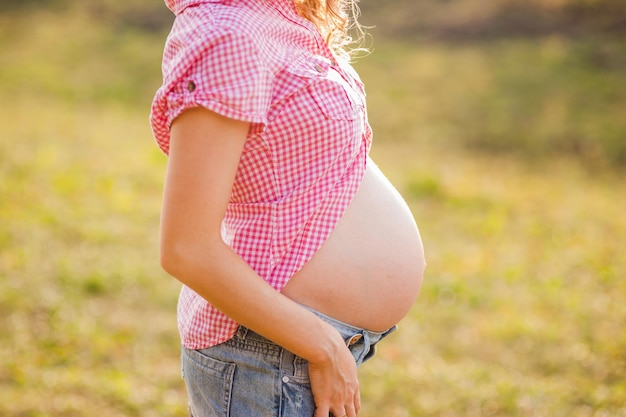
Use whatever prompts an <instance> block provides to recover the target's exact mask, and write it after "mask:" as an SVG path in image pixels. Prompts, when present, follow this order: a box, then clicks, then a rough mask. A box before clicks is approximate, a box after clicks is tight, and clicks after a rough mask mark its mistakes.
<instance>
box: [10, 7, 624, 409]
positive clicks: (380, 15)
mask: <svg viewBox="0 0 626 417" xmlns="http://www.w3.org/2000/svg"><path fill="white" fill-rule="evenodd" d="M361 10H362V18H361V20H362V23H363V24H365V25H367V26H370V28H369V29H368V33H369V36H368V38H367V39H366V40H365V45H366V46H367V47H369V49H370V54H368V55H366V56H362V57H360V58H359V59H358V60H357V61H356V62H355V66H356V68H357V70H358V71H359V72H360V74H361V77H362V78H363V80H364V81H365V84H366V86H367V90H368V105H369V112H370V121H371V124H372V126H373V128H374V132H375V139H374V141H375V142H374V148H373V150H372V154H373V157H374V159H375V160H376V161H377V162H378V164H379V165H380V166H381V168H382V169H383V171H385V172H386V173H387V175H388V176H389V177H390V179H391V180H392V182H393V183H394V184H396V186H397V187H398V189H399V190H400V191H401V193H402V194H403V195H404V196H405V198H406V199H407V201H408V203H409V205H410V206H411V209H412V211H413V214H414V215H415V218H416V220H417V222H418V224H419V226H420V229H421V232H422V237H423V239H424V242H425V246H426V251H427V258H428V263H429V266H428V270H427V275H426V280H425V282H424V286H423V289H422V293H421V295H420V298H419V299H418V301H417V303H416V304H415V306H414V308H413V310H412V311H411V313H410V314H409V315H408V316H407V317H406V318H405V319H404V320H403V321H402V323H400V331H398V332H396V333H394V335H392V336H391V337H390V338H389V339H388V341H386V342H385V343H384V344H383V345H381V347H380V349H379V353H378V356H377V358H376V360H374V361H372V362H368V363H367V364H366V365H365V366H364V367H363V368H362V369H361V371H360V372H361V382H362V394H363V395H362V396H363V407H364V408H363V411H362V412H361V414H360V415H361V416H364V417H373V416H379V415H381V414H383V413H384V415H385V416H390V417H406V416H420V417H421V416H433V417H434V416H437V417H460V416H502V417H505V416H506V417H516V416H529V417H530V416H532V417H541V416H549V417H559V416H563V417H565V416H567V417H624V416H626V303H625V302H624V299H625V296H626V280H625V279H624V278H626V255H625V253H626V252H625V251H624V247H625V246H626V216H625V214H626V213H625V212H624V207H626V181H625V179H626V175H625V174H626V3H625V2H624V1H623V0H493V1H487V0H387V1H385V2H382V1H378V2H375V1H372V0H363V1H362V3H361ZM172 20H173V17H172V15H171V13H170V12H169V11H168V10H167V8H166V7H165V6H164V4H163V3H162V2H161V1H159V0H126V1H124V2H120V1H114V0H90V1H88V2H85V1H82V2H81V1H78V0H47V1H43V0H22V1H20V2H15V1H7V0H1V1H0V415H1V416H3V417H4V416H6V417H18V416H20V417H26V416H28V417H34V416H101V417H112V416H185V415H186V405H185V403H186V395H185V392H184V387H183V383H182V381H181V379H180V372H179V361H178V354H179V353H178V350H179V349H178V344H179V342H178V334H177V332H176V323H175V308H176V299H177V295H178V290H179V285H178V284H177V283H176V282H175V281H174V280H173V279H171V278H169V277H167V276H166V275H165V274H164V273H163V272H162V271H161V270H160V268H159V266H158V261H157V238H158V216H159V205H160V195H161V185H162V179H163V173H164V168H165V157H164V156H163V155H162V154H161V153H160V151H159V150H158V148H157V147H156V145H155V144H154V143H153V141H152V136H151V133H150V129H149V125H148V112H149V106H150V102H151V99H152V95H153V94H154V91H155V90H156V89H157V88H158V86H159V84H160V76H161V75H160V61H161V53H162V48H163V43H164V40H165V37H166V35H167V32H168V30H169V26H170V25H171V23H172Z"/></svg>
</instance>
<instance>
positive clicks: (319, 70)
mask: <svg viewBox="0 0 626 417" xmlns="http://www.w3.org/2000/svg"><path fill="white" fill-rule="evenodd" d="M314 68H315V71H317V72H319V73H321V72H322V71H324V68H322V66H321V65H320V64H315V67H314Z"/></svg>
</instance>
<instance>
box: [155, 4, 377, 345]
mask: <svg viewBox="0 0 626 417" xmlns="http://www.w3.org/2000/svg"><path fill="white" fill-rule="evenodd" d="M166 1H167V4H168V7H169V8H170V9H171V10H172V11H173V12H174V13H175V14H176V19H175V22H174V26H173V28H172V31H171V33H170V35H169V37H168V39H167V42H166V45H165V52H164V57H163V76H164V81H163V85H162V86H161V87H160V88H159V90H158V91H157V93H156V96H155V98H154V102H153V106H152V112H151V116H150V118H151V124H152V129H153V133H154V136H155V138H156V141H157V143H158V145H159V146H160V147H161V149H162V150H163V152H165V153H166V154H167V153H168V150H169V127H170V125H171V123H172V120H174V119H175V118H176V117H177V116H178V115H180V114H181V112H183V111H184V110H185V109H188V108H191V107H195V106H203V107H205V108H207V109H210V110H212V111H214V112H216V113H219V114H221V115H223V116H226V117H229V118H232V119H237V120H244V121H248V122H250V123H251V125H250V130H249V133H248V136H247V139H246V143H245V145H244V150H243V153H242V155H241V159H240V163H239V168H238V171H237V175H236V179H235V183H234V185H233V191H232V196H231V199H230V202H229V204H228V208H227V210H226V215H225V217H224V220H223V222H222V237H223V239H224V241H225V242H226V243H227V244H228V245H229V246H230V247H231V248H232V249H233V250H234V251H235V252H237V253H238V254H239V255H240V256H241V257H242V258H243V259H244V260H245V261H246V262H247V263H248V264H249V265H250V266H251V267H252V268H253V269H254V270H255V271H256V272H257V273H258V274H259V275H260V276H261V277H262V278H263V279H265V280H266V281H267V282H268V283H269V284H270V285H271V286H272V287H273V288H275V289H276V290H277V291H281V290H282V289H283V288H284V286H285V285H286V284H287V282H288V281H289V279H290V278H291V277H292V276H293V275H294V274H295V273H296V272H297V271H298V270H299V269H300V268H301V267H302V266H303V265H304V264H305V263H306V262H307V261H308V260H309V259H311V257H312V256H313V255H314V254H315V252H316V251H317V250H318V249H319V248H320V247H321V245H322V244H323V242H324V241H325V240H326V238H327V237H328V236H329V235H330V233H331V231H332V230H333V228H334V227H335V226H336V224H337V222H338V221H339V218H340V217H341V216H342V214H343V212H344V211H345V209H346V207H347V206H348V204H349V203H350V201H351V199H352V197H353V196H354V194H355V193H356V190H357V188H358V186H359V184H360V182H361V180H362V178H363V174H364V171H365V164H366V158H367V154H368V152H369V148H370V144H371V136H372V135H371V129H370V128H369V125H368V123H367V115H366V109H365V93H364V90H363V85H362V84H361V82H360V80H359V78H358V76H357V75H356V73H355V72H354V70H353V69H352V68H351V67H350V66H349V65H348V64H347V63H345V62H343V61H342V62H341V63H338V62H337V60H336V58H335V57H334V56H333V54H332V53H331V51H330V50H329V48H328V47H327V45H326V43H325V42H324V39H323V37H322V36H321V35H320V33H319V32H318V30H317V29H316V28H315V26H314V25H313V24H311V23H310V22H309V21H307V20H305V19H303V18H301V17H300V16H299V15H298V14H297V13H296V9H295V7H294V5H293V3H292V2H291V1H289V0H204V1H201V0H166ZM267 308H271V306H268V307H267ZM237 326H238V324H237V323H236V322H235V321H233V320H232V319H230V318H229V317H227V316H226V315H224V314H223V313H221V312H220V311H218V310H217V309H216V308H214V307H213V306H211V305H210V304H209V303H208V302H207V301H206V300H204V299H203V298H201V297H200V296H199V295H197V294H196V293H195V292H193V291H192V290H191V289H189V288H188V287H186V286H183V289H182V291H181V295H180V298H179V304H178V327H179V331H180V334H181V338H182V342H183V345H184V346H185V347H186V348H189V349H201V348H206V347H210V346H213V345H216V344H219V343H222V342H224V341H226V340H228V339H230V338H231V337H232V336H233V335H234V333H235V331H236V329H237Z"/></svg>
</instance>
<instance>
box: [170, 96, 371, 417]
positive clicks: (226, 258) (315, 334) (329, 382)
mask: <svg viewBox="0 0 626 417" xmlns="http://www.w3.org/2000/svg"><path fill="white" fill-rule="evenodd" d="M248 130H249V124H248V123H247V122H241V121H236V120H232V119H228V118H225V117H222V116H220V115H217V114H216V113H213V112H211V111H209V110H207V109H204V108H194V109H189V110H186V111H185V112H183V114H182V115H181V116H179V117H178V118H177V119H176V120H175V121H174V123H173V124H172V128H171V133H170V137H171V143H170V154H169V159H168V165H167V172H166V177H165V187H164V194H163V207H162V213H161V239H160V255H161V259H160V261H161V265H162V267H163V268H164V269H165V271H167V272H168V273H169V274H170V275H172V276H173V277H175V278H176V279H178V280H179V281H180V282H182V283H183V284H185V285H187V286H188V287H190V288H191V289H193V290H194V291H196V292H197V293H198V294H199V295H200V296H202V297H204V298H205V299H206V300H207V301H209V302H210V303H211V304H213V305H214V306H215V307H216V308H218V309H219V310H221V311H222V312H224V313H225V314H226V315H228V316H229V317H231V318H232V319H234V320H236V321H237V322H239V323H241V324H242V325H244V326H246V327H248V328H250V329H252V330H254V331H255V332H257V333H258V334H260V335H262V336H264V337H266V338H268V339H270V340H272V341H273V342H275V343H277V344H278V345H281V346H283V347H284V348H286V349H287V350H289V351H291V352H293V353H294V354H296V355H298V356H301V357H303V358H304V359H306V360H307V361H308V362H309V374H310V380H311V387H312V391H313V396H314V398H315V404H316V407H317V408H316V412H315V417H328V415H329V413H332V414H333V415H335V416H344V415H346V416H347V417H356V415H357V414H358V412H359V409H360V407H361V402H360V394H359V382H358V378H357V368H356V364H355V362H354V358H353V357H352V354H351V353H350V351H349V350H348V348H347V347H346V345H345V343H344V341H343V339H342V337H341V336H340V334H339V333H338V332H337V331H336V330H335V329H334V328H333V327H332V326H330V325H328V324H327V323H325V322H324V321H322V320H321V319H319V318H318V317H317V316H315V315H314V314H313V313H311V312H309V311H308V310H306V309H304V308H302V307H301V306H299V305H298V304H297V303H296V302H294V301H292V300H291V299H290V298H288V297H287V296H285V295H284V294H281V293H279V292H277V291H276V290H274V289H273V288H272V287H271V286H270V285H269V284H267V283H266V282H265V281H264V280H263V279H262V278H261V277H260V276H258V275H257V274H256V272H254V270H252V269H251V268H250V267H249V266H248V265H247V264H246V262H245V261H244V260H243V259H242V258H241V257H239V255H237V254H236V253H235V252H234V251H232V250H231V249H230V248H229V247H228V246H227V245H226V244H225V243H224V242H223V240H222V238H221V232H220V227H221V222H222V219H223V217H224V214H225V211H226V207H227V204H228V201H229V198H230V195H231V190H232V186H233V181H234V179H235V174H236V171H237V166H238V164H239V158H240V156H241V153H242V150H243V146H244V143H245V140H246V136H247V133H248ZM207 190H210V192H207ZM267 306H272V308H267Z"/></svg>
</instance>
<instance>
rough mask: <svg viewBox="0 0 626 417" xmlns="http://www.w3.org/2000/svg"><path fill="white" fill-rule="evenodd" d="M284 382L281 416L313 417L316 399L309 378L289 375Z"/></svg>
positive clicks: (284, 378)
mask: <svg viewBox="0 0 626 417" xmlns="http://www.w3.org/2000/svg"><path fill="white" fill-rule="evenodd" d="M307 366H308V365H307ZM282 382H283V384H282V404H281V410H282V412H281V416H284V417H289V416H302V417H313V415H314V414H315V401H314V399H313V392H312V391H311V382H310V381H309V378H308V377H294V376H288V377H283V381H282Z"/></svg>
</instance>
